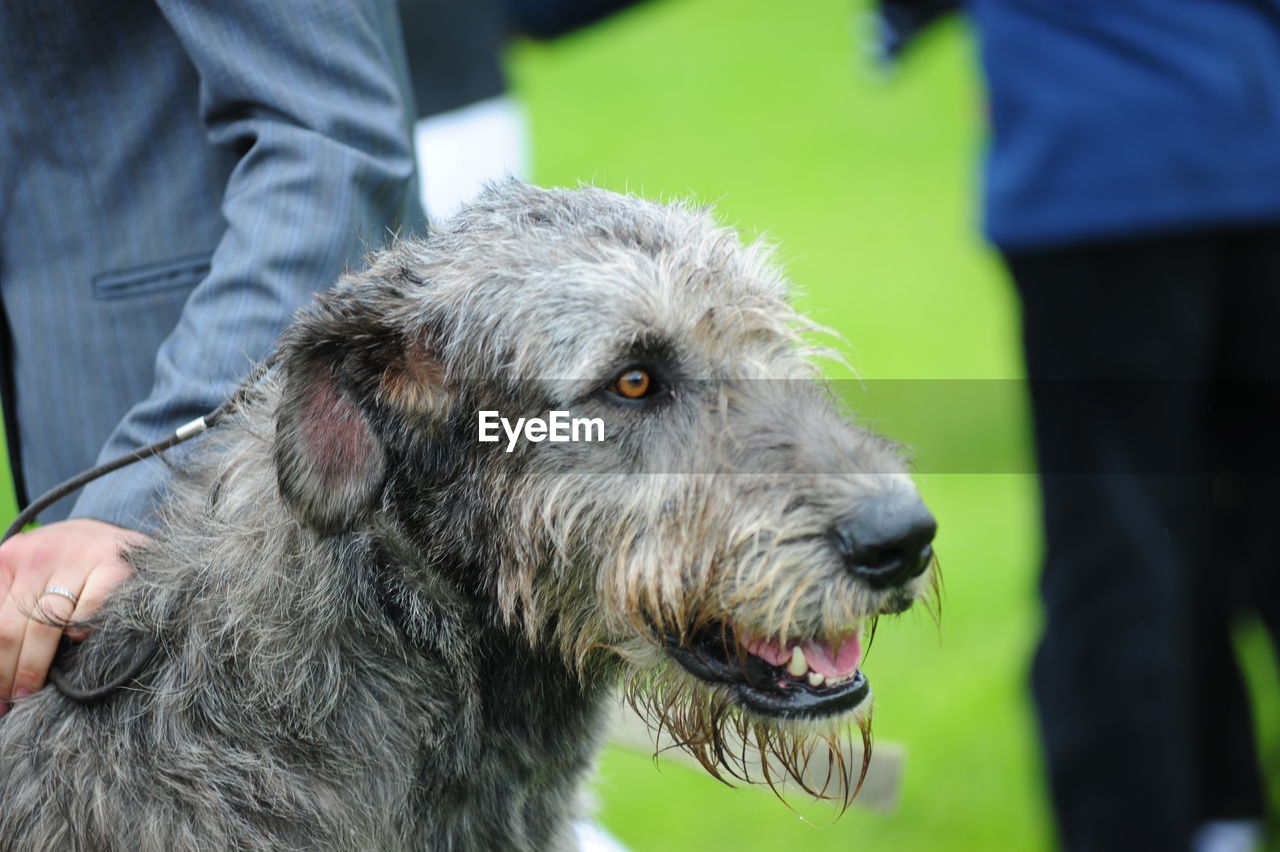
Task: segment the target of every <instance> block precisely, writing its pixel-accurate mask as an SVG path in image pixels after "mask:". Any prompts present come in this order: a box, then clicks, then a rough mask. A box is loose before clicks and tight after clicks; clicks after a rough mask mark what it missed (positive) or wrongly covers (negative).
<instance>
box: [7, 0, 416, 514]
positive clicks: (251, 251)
mask: <svg viewBox="0 0 1280 852" xmlns="http://www.w3.org/2000/svg"><path fill="white" fill-rule="evenodd" d="M401 50H402V48H401V41H400V35H399V24H398V21H397V19H396V13H395V7H394V2H393V0H325V2H323V3H316V2H313V0H270V2H262V0H158V1H157V2H150V0H114V2H111V3H102V2H94V0H41V2H39V3H26V2H22V3H6V4H3V6H0V146H2V150H0V295H2V297H3V302H4V309H5V314H6V316H7V319H8V322H9V324H10V328H11V332H12V337H13V352H12V357H11V358H9V359H8V360H9V363H8V364H6V365H5V366H6V368H7V369H9V370H11V371H12V372H13V376H14V384H15V386H16V392H15V396H16V399H15V400H13V401H12V404H13V405H14V407H15V414H16V420H17V424H18V430H19V434H18V436H17V439H18V442H19V444H20V453H21V463H22V468H23V473H24V475H25V478H26V485H27V491H28V494H29V495H34V494H37V493H39V492H41V491H43V490H44V489H46V488H48V487H49V486H51V485H53V484H55V483H56V482H58V481H60V480H62V479H64V478H66V477H68V476H70V475H72V474H74V473H76V472H78V471H80V470H82V469H84V468H86V467H88V466H90V465H91V464H92V463H93V462H94V460H95V458H99V457H102V458H106V457H113V456H115V455H118V454H120V453H121V452H124V451H127V450H128V449H131V448H133V447H136V446H139V445H142V444H145V443H147V442H149V441H151V440H154V439H156V438H158V437H161V436H163V435H164V434H166V433H167V432H169V431H171V430H172V429H173V428H175V427H176V426H177V425H178V424H180V423H182V422H185V421H186V420H189V419H191V418H193V417H195V416H198V415H200V414H202V413H204V412H206V411H207V410H209V409H210V408H212V407H213V406H214V405H216V403H217V401H218V400H220V399H221V398H222V397H223V396H224V395H225V394H226V392H227V391H228V390H229V389H230V388H231V387H232V386H234V384H235V383H236V382H237V381H238V380H239V379H240V378H241V377H243V375H244V374H245V373H246V372H247V368H248V366H249V364H250V363H251V362H253V361H255V360H257V359H260V358H261V357H263V356H264V355H265V354H266V352H267V351H268V349H269V348H270V344H271V341H272V340H273V339H274V337H275V335H276V334H277V333H278V331H279V330H280V328H281V327H282V326H283V325H284V323H285V322H286V321H287V319H288V317H289V316H290V314H291V313H292V312H293V311H294V310H295V309H296V308H297V307H298V306H299V305H301V304H302V303H304V302H305V301H306V300H307V298H308V297H309V295H310V294H311V293H312V292H314V291H316V290H319V289H323V288H324V287H327V286H328V285H329V284H331V283H332V282H333V280H334V279H335V278H336V277H337V275H338V274H339V273H340V272H341V271H342V270H343V269H344V268H346V267H351V266H356V265H359V263H360V260H361V258H362V256H363V255H364V253H365V252H366V251H368V250H369V249H372V248H375V247H377V246H378V245H379V244H380V243H382V242H383V241H384V240H385V239H386V237H387V235H388V233H389V231H388V229H391V228H397V227H400V225H401V223H402V222H404V221H405V219H406V217H408V216H411V215H413V214H412V213H411V211H412V209H413V207H412V199H413V197H414V196H413V192H412V186H411V184H412V176H413V159H412V152H411V149H410V144H409V139H408V129H407V128H408V121H409V112H410V110H411V104H409V103H408V100H409V99H408V97H407V96H405V94H404V93H405V92H406V91H407V87H406V82H405V81H406V79H407V78H406V75H405V73H404V62H403V56H402V55H401ZM410 224H411V226H412V225H414V224H416V222H412V223H410ZM163 481H164V469H163V467H162V466H161V465H159V464H158V463H151V464H150V466H149V467H148V466H146V465H145V464H144V465H135V466H134V467H133V468H128V469H126V470H124V471H121V472H119V473H116V474H113V475H111V476H110V477H108V478H106V479H104V480H100V481H99V482H98V483H95V484H93V485H90V486H89V487H88V488H86V489H85V491H84V492H82V494H81V495H80V497H79V499H78V500H77V501H76V502H75V505H74V509H73V508H72V506H70V505H62V506H59V507H55V509H52V510H50V511H49V512H47V513H46V514H45V515H44V516H43V519H44V520H45V521H52V520H57V519H58V518H61V517H63V516H65V515H66V514H67V513H68V512H70V513H71V514H72V515H74V516H79V517H94V518H99V519H102V520H105V521H109V522H112V523H116V524H120V525H123V526H129V527H134V528H141V529H145V528H146V527H147V523H146V520H145V519H146V516H147V514H148V511H149V509H150V508H151V507H152V506H153V505H154V501H155V500H156V499H157V497H158V496H159V494H160V493H161V491H162V489H163ZM64 503H69V501H64Z"/></svg>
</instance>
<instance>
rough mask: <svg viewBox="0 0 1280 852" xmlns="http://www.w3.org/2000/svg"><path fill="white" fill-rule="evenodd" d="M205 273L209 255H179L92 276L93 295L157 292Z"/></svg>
mask: <svg viewBox="0 0 1280 852" xmlns="http://www.w3.org/2000/svg"><path fill="white" fill-rule="evenodd" d="M208 274H209V255H207V254H200V255H192V256H190V257H180V258H177V259H175V260H166V261H163V262H161V263H150V264H147V265H146V266H138V267H135V268H133V269H126V270H124V271H123V272H108V273H106V274H103V275H95V276H94V278H93V296H94V298H95V299H98V300H99V301H111V300H113V299H127V298H129V297H130V296H137V295H142V294H144V293H159V292H163V291H165V290H176V289H178V288H181V287H188V288H190V287H194V286H195V285H196V284H198V283H199V282H200V281H201V279H203V278H204V277H205V276H206V275H208Z"/></svg>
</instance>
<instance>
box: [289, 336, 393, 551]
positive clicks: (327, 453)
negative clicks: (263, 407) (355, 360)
mask: <svg viewBox="0 0 1280 852" xmlns="http://www.w3.org/2000/svg"><path fill="white" fill-rule="evenodd" d="M342 361H343V358H342V355H341V353H340V352H339V351H338V350H336V349H333V348H330V347H323V348H321V349H318V350H311V351H309V352H305V353H295V354H294V355H293V356H292V357H288V358H286V360H285V364H284V370H285V384H284V392H283V393H282V395H281V399H280V408H279V409H278V410H277V412H276V436H275V445H274V447H273V452H274V455H275V462H276V479H277V481H278V483H279V486H280V494H281V496H282V497H283V498H284V500H285V502H286V503H287V504H288V505H289V507H290V508H291V509H292V510H293V511H294V513H295V514H296V515H297V516H298V517H299V518H300V519H301V520H302V521H303V522H304V523H306V524H308V525H309V526H312V527H314V528H316V529H317V530H319V531H321V532H326V533H328V532H340V531H342V530H344V529H347V528H349V527H350V526H351V525H352V524H353V523H354V522H355V521H356V520H357V519H358V518H359V517H360V516H362V515H363V514H364V513H365V512H366V511H367V510H368V508H369V506H370V505H371V503H372V501H373V499H374V498H375V496H376V495H377V494H378V492H379V490H380V489H381V485H382V481H383V478H384V476H385V469H386V458H385V452H384V450H383V447H382V443H381V441H380V440H379V438H378V436H377V435H376V434H375V432H374V429H373V425H372V423H371V422H370V419H369V412H368V411H367V410H366V409H365V408H364V407H362V406H361V404H360V402H359V400H358V397H357V390H356V388H355V387H353V386H352V383H351V382H350V381H349V380H347V379H346V377H345V376H342V375H341V368H342Z"/></svg>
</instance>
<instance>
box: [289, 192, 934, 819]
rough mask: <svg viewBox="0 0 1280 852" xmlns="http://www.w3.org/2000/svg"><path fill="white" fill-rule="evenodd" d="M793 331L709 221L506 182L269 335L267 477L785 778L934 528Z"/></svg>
mask: <svg viewBox="0 0 1280 852" xmlns="http://www.w3.org/2000/svg"><path fill="white" fill-rule="evenodd" d="M811 330H812V329H811V327H810V326H808V325H807V324H806V323H805V322H804V321H803V319H802V318H801V317H800V316H799V315H798V314H796V313H795V312H794V311H793V310H792V309H791V308H790V306H789V305H788V303H787V301H786V285H785V281H784V279H783V278H782V277H781V275H780V274H779V273H778V272H777V271H776V269H775V268H774V267H773V266H772V265H771V264H770V262H769V260H768V257H767V253H766V252H765V251H764V250H763V249H762V248H761V247H760V246H759V245H752V246H744V245H743V244H742V243H741V241H740V240H739V238H738V237H737V235H736V234H735V233H734V232H732V231H730V230H727V229H724V228H721V227H717V226H716V225H715V224H714V223H713V222H712V221H711V220H710V218H709V217H708V216H707V215H706V214H705V212H702V211H698V210H693V209H690V208H688V207H682V206H662V205H657V204H652V203H649V202H645V201H641V200H638V199H634V198H628V197H623V196H618V195H615V194H612V193H607V192H604V191H600V190H591V189H587V190H577V191H565V190H541V189H536V188H533V187H529V186H525V185H522V184H519V183H516V182H514V181H513V182H508V183H505V184H502V185H499V186H496V187H494V188H492V189H490V190H489V191H488V192H487V193H486V194H485V195H484V196H482V197H481V198H480V199H479V200H478V201H477V202H476V203H475V204H473V205H471V206H470V207H468V208H465V209H464V210H463V212H462V213H461V214H459V215H458V216H457V217H455V218H454V219H451V220H449V221H447V222H444V223H442V224H441V225H440V226H439V228H438V229H436V230H435V231H433V233H432V234H431V236H430V237H429V238H427V239H426V240H424V241H421V242H405V243H402V244H400V245H399V246H397V247H395V248H392V249H390V250H389V251H387V252H385V253H383V254H381V255H379V256H377V257H375V258H374V259H373V262H372V266H371V268H370V269H369V271H367V272H364V273H361V274H358V275H355V276H349V277H348V278H346V279H344V281H343V282H341V283H340V285H339V286H338V288H336V289H335V290H334V291H332V292H331V293H330V294H327V295H326V296H324V297H322V298H321V299H320V300H319V301H318V302H317V304H316V305H315V306H313V307H312V308H311V309H310V310H308V311H307V312H305V313H304V315H303V316H302V317H301V318H300V319H299V321H298V322H297V323H295V325H294V326H293V327H292V328H291V329H290V331H289V332H288V333H287V335H286V337H285V339H284V342H283V344H282V350H281V355H282V358H283V361H284V370H285V374H286V384H285V392H284V396H283V399H282V404H281V407H280V410H279V415H278V423H277V436H276V445H275V455H276V460H277V465H278V471H279V482H280V489H281V493H282V495H283V496H284V498H285V500H286V502H287V503H288V504H289V505H290V506H291V508H292V509H293V511H294V512H295V514H296V515H297V516H298V517H299V518H300V519H301V520H302V521H303V522H304V523H305V524H307V525H308V526H310V527H312V528H314V529H315V530H316V531H318V532H320V533H336V532H342V531H346V530H351V529H355V528H360V529H363V530H368V531H370V532H371V533H372V534H374V535H376V536H380V537H382V538H383V539H386V547H387V548H388V549H389V550H390V551H391V552H393V553H395V554H397V555H398V557H399V558H400V559H402V560H407V561H410V562H412V563H414V564H417V565H419V566H420V567H421V569H422V570H427V571H438V570H446V571H448V572H451V576H450V577H449V580H450V581H451V582H455V583H459V584H463V585H466V586H468V589H467V591H468V593H469V594H470V595H472V596H476V597H478V598H479V599H482V600H489V601H490V602H491V603H492V607H493V610H494V611H495V612H497V613H500V615H501V617H502V618H503V619H505V621H506V623H508V624H509V625H511V626H512V627H513V628H516V629H520V630H522V631H524V632H525V633H526V635H527V636H528V639H529V641H530V642H533V643H543V644H548V645H552V646H555V647H557V648H558V649H559V650H560V651H561V652H562V654H563V656H564V657H565V659H566V660H569V661H572V663H573V664H574V665H576V666H578V667H579V669H580V670H582V671H584V672H585V671H588V670H590V669H591V668H592V667H593V666H595V665H596V664H597V663H600V664H601V665H604V666H606V667H607V666H608V665H610V663H608V662H605V661H609V660H613V661H616V660H621V661H623V663H624V664H625V667H626V669H627V673H626V675H625V680H626V685H627V689H628V692H629V694H630V696H631V697H632V699H633V701H634V702H635V703H636V704H637V705H638V706H640V707H641V708H643V709H646V710H647V711H649V713H650V714H651V716H652V717H653V719H654V721H655V724H660V725H662V726H664V727H667V728H668V729H669V730H672V731H673V732H674V733H675V735H676V738H677V739H678V740H679V741H681V742H682V743H683V744H684V745H685V746H686V747H687V748H689V749H690V750H691V751H693V752H694V753H695V755H696V756H698V757H699V758H700V759H701V760H702V761H703V763H704V765H706V766H707V767H708V768H709V769H711V770H712V771H713V772H718V771H719V770H720V769H727V770H728V771H730V772H734V773H736V774H741V772H742V771H743V770H744V766H743V764H742V763H741V761H740V760H738V758H737V754H736V753H735V752H736V746H735V745H734V737H735V736H736V737H737V738H739V739H740V740H742V741H746V742H750V743H751V744H752V745H753V746H758V747H759V748H760V749H762V750H763V751H764V752H766V753H768V754H769V755H772V757H773V759H774V762H775V763H780V764H781V765H782V767H783V768H785V769H787V770H788V771H790V772H791V773H792V774H793V775H796V776H797V777H798V774H799V773H800V771H801V769H802V765H801V764H802V763H803V761H804V760H805V759H807V756H808V754H809V753H810V751H811V750H812V747H813V744H814V743H815V742H823V741H827V742H830V741H832V740H833V739H834V738H837V737H840V736H843V735H844V733H845V732H846V731H847V730H848V728H849V725H848V720H849V718H850V717H851V716H852V717H855V718H858V719H859V720H860V721H863V722H864V723H865V719H866V710H867V708H868V706H869V696H870V687H869V685H868V681H867V679H866V678H865V677H864V676H863V674H862V672H861V670H860V667H859V666H860V662H861V657H862V652H863V650H864V648H865V645H866V642H867V640H868V638H869V635H868V634H869V625H871V624H872V623H873V622H874V619H875V618H876V617H877V616H878V615H880V614H883V613H886V612H899V611H901V610H903V609H905V608H906V607H907V606H909V605H910V604H911V602H912V601H913V600H914V599H915V598H916V597H917V596H919V595H920V594H921V593H922V592H923V591H925V590H926V589H927V588H929V587H930V584H931V580H932V579H933V571H932V570H931V566H932V564H933V559H932V550H931V547H930V542H931V540H932V538H933V534H934V530H935V524H934V521H933V518H932V517H931V516H930V515H929V513H928V511H927V510H926V509H925V508H924V506H923V504H922V503H921V501H920V499H919V496H918V494H917V492H916V489H915V486H914V485H913V484H912V482H911V480H910V478H909V477H908V476H907V474H906V466H905V463H904V462H903V460H902V458H901V456H900V454H899V453H898V451H897V449H896V448H895V447H894V446H893V445H891V444H890V443H889V442H887V441H885V440H883V439H881V438H878V437H876V436H874V435H872V434H870V433H868V432H866V431H864V430H862V429H860V428H858V427H857V426H856V425H854V424H853V423H852V422H851V421H850V419H849V417H848V416H847V415H846V414H844V413H842V412H841V410H840V408H839V405H838V403H837V402H836V400H834V398H833V395H832V394H831V392H830V391H829V389H828V388H827V387H826V385H825V384H824V383H823V382H822V380H821V377H820V375H819V373H818V372H817V370H816V368H815V367H814V366H813V365H812V363H811V361H810V360H809V356H810V355H812V354H813V353H812V351H811V350H809V349H807V348H806V345H805V334H806V333H807V332H808V331H811ZM441 566H446V567H444V568H442V567H441ZM864 730H865V729H864ZM838 781H839V784H838V786H839V789H836V790H835V791H834V793H835V795H848V794H851V792H852V790H851V786H852V785H850V783H849V776H848V773H847V772H846V773H844V774H843V777H842V779H838ZM840 785H842V786H840ZM830 792H832V791H830V790H829V791H828V793H830Z"/></svg>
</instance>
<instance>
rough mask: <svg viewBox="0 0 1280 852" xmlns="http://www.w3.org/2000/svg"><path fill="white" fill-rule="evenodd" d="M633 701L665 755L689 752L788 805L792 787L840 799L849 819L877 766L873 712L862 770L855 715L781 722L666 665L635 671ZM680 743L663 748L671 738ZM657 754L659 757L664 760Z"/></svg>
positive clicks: (630, 686) (860, 724)
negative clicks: (872, 768)
mask: <svg viewBox="0 0 1280 852" xmlns="http://www.w3.org/2000/svg"><path fill="white" fill-rule="evenodd" d="M622 689H623V695H624V696H625V698H626V700H627V703H628V704H630V705H631V707H632V708H633V709H634V710H635V711H636V713H638V714H639V715H640V717H641V718H642V719H644V720H645V722H646V723H648V725H649V728H650V729H651V730H652V731H653V732H654V738H655V743H656V745H657V749H658V752H661V751H664V750H666V749H668V748H681V749H684V750H685V751H686V752H688V753H689V754H690V755H692V756H693V758H694V759H695V760H697V761H698V763H700V764H701V765H702V767H703V768H704V769H706V771H707V772H709V773H710V774H711V775H712V776H713V777H715V778H716V779H718V780H719V781H721V782H723V783H725V784H727V785H729V786H733V785H734V782H735V781H739V782H742V783H746V784H761V783H763V784H767V785H768V786H769V789H770V790H772V791H773V793H774V794H775V795H776V796H777V797H778V798H779V799H782V800H783V801H784V803H785V801H786V793H787V790H788V787H789V785H790V784H792V783H794V784H795V785H796V786H798V787H799V789H801V790H802V791H804V792H805V793H806V794H808V795H809V796H812V797H813V798H815V799H821V800H827V801H834V802H838V803H839V805H840V813H841V814H843V813H844V812H845V810H846V809H847V808H848V807H849V805H850V804H851V803H852V802H853V799H854V797H856V796H857V795H858V791H859V790H860V789H862V783H863V781H864V780H865V779H866V777H867V769H868V767H869V766H870V764H871V715H870V712H858V713H857V714H856V717H855V719H856V725H857V730H858V732H859V734H860V736H861V739H862V760H861V763H860V765H858V764H856V763H854V762H852V761H851V760H850V759H849V758H850V756H851V755H854V754H856V752H855V751H854V749H853V730H852V726H851V725H850V724H849V721H848V719H847V717H844V716H841V717H837V718H836V719H832V720H794V721H793V720H787V721H783V720H776V719H768V718H765V717H762V716H758V715H756V714H753V713H751V712H749V711H747V710H745V709H743V707H742V706H741V705H740V704H738V703H737V702H736V701H735V700H734V699H733V697H732V695H731V692H730V690H729V688H727V687H709V686H707V685H705V684H703V683H701V682H700V681H697V680H695V679H694V678H692V677H691V676H689V675H687V674H685V673H683V672H681V671H679V670H677V669H675V667H674V666H672V665H665V666H662V667H661V668H659V669H656V670H655V669H643V670H635V669H633V670H632V671H631V672H630V674H629V675H628V676H627V677H626V678H625V680H624V682H623V686H622ZM664 732H665V733H666V735H667V737H669V738H670V740H671V741H672V742H671V743H670V744H664V743H663V734H664ZM656 756H657V755H656V753H655V757H656Z"/></svg>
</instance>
